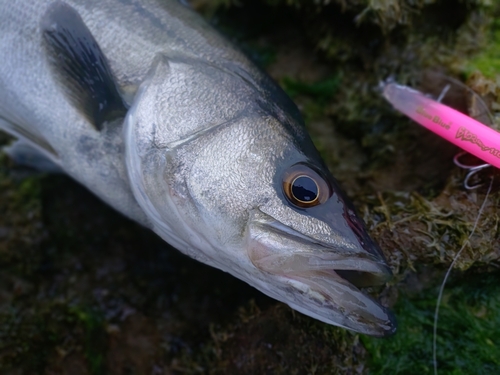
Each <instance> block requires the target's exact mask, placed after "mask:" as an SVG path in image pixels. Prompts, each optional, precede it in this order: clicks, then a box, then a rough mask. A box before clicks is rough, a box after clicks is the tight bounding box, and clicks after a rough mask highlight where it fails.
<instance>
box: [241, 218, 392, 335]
mask: <svg viewBox="0 0 500 375" xmlns="http://www.w3.org/2000/svg"><path fill="white" fill-rule="evenodd" d="M260 216H261V217H260V218H259V220H255V221H252V223H251V224H250V227H249V240H250V242H249V244H248V255H249V257H250V260H251V261H252V263H253V265H254V266H255V267H257V268H258V269H259V270H260V271H261V272H262V273H263V274H264V275H265V277H266V278H267V279H268V280H267V284H268V285H271V286H272V288H271V287H270V288H268V289H267V290H265V291H264V292H265V293H266V294H268V295H271V296H272V297H273V298H276V299H278V300H280V301H282V302H285V303H287V304H288V305H289V306H290V307H292V308H293V309H295V310H297V311H299V312H301V313H304V314H306V315H308V316H311V317H313V318H315V319H318V320H320V321H323V322H325V323H328V324H332V325H336V326H340V327H344V328H347V329H350V330H353V331H356V332H359V333H363V334H367V335H372V336H378V337H382V336H388V335H391V334H393V333H394V332H395V330H396V321H395V318H394V316H393V315H392V313H391V312H390V311H389V310H388V309H387V308H386V307H384V306H382V305H381V304H380V303H379V302H377V301H376V300H375V299H373V298H372V297H371V296H369V295H368V294H366V293H365V292H363V291H362V290H361V288H365V287H374V286H380V285H383V284H385V283H386V282H387V281H388V280H389V279H390V278H391V277H392V272H391V270H390V268H389V267H388V265H387V264H386V262H385V260H384V259H383V257H382V255H381V253H380V250H379V249H378V248H375V249H374V248H372V246H376V245H375V244H374V243H373V241H371V240H370V241H359V244H358V245H359V246H358V247H354V246H352V244H351V246H347V247H346V246H343V245H342V244H341V245H339V246H335V245H332V244H330V243H324V242H322V241H318V240H316V239H313V238H310V237H307V236H305V235H303V234H302V233H300V232H297V231H295V230H293V229H292V228H290V227H287V226H285V225H283V224H281V223H280V222H278V221H276V220H274V219H272V218H270V217H266V218H264V217H263V216H262V215H260ZM265 216H267V215H265ZM364 247H369V248H368V249H365V248H364ZM269 279H270V280H269ZM259 289H261V290H262V289H263V288H261V287H260V288H259Z"/></svg>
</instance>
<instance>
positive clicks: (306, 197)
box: [283, 164, 331, 208]
mask: <svg viewBox="0 0 500 375" xmlns="http://www.w3.org/2000/svg"><path fill="white" fill-rule="evenodd" d="M283 191H284V193H285V195H286V197H287V198H288V200H289V201H290V202H291V203H292V204H294V205H295V206H297V207H301V208H308V207H314V206H317V205H318V204H321V203H324V202H326V200H327V199H328V198H330V196H331V187H330V184H329V183H328V182H327V180H326V179H325V178H324V177H323V176H321V175H320V174H319V173H318V172H317V171H316V170H314V169H313V168H311V167H309V166H308V165H305V164H296V165H293V166H292V167H290V168H289V169H288V170H287V171H286V172H285V174H284V176H283Z"/></svg>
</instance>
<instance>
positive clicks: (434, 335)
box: [432, 177, 494, 375]
mask: <svg viewBox="0 0 500 375" xmlns="http://www.w3.org/2000/svg"><path fill="white" fill-rule="evenodd" d="M493 180H494V177H491V181H490V186H489V187H488V191H487V192H486V196H485V197H484V201H483V203H482V204H481V207H480V208H479V212H478V213H477V217H476V221H475V222H474V226H473V228H472V231H471V232H470V234H469V237H467V239H466V240H465V241H464V243H463V245H462V247H461V248H460V250H459V251H458V253H457V254H456V255H455V257H454V258H453V261H452V262H451V264H450V266H449V267H448V270H447V271H446V274H445V276H444V279H443V282H442V283H441V287H440V288H439V294H438V298H437V301H436V310H435V312H434V326H433V332H432V362H433V365H434V375H437V373H438V369H437V358H436V353H437V328H438V318H439V307H440V305H441V300H442V298H443V291H444V287H445V285H446V282H447V281H448V277H449V276H450V273H451V270H452V269H453V266H454V265H455V263H456V262H457V260H458V258H459V257H460V254H462V251H463V250H464V249H465V246H467V244H468V243H469V241H470V239H471V238H472V236H473V235H474V232H475V231H476V228H477V225H478V223H479V219H480V217H481V215H482V213H483V211H484V208H485V207H486V201H487V200H488V197H489V195H490V192H491V188H492V187H493Z"/></svg>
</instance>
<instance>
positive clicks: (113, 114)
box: [41, 2, 127, 130]
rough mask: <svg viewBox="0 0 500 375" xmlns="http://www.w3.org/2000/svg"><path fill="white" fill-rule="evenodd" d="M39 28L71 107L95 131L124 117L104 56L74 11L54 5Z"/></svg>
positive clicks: (122, 103)
mask: <svg viewBox="0 0 500 375" xmlns="http://www.w3.org/2000/svg"><path fill="white" fill-rule="evenodd" d="M41 27H42V33H43V39H44V41H45V46H46V48H47V52H48V55H49V59H50V62H51V65H52V67H53V72H54V73H55V74H56V75H57V76H58V78H59V80H60V82H61V83H62V85H63V86H64V88H65V91H66V94H67V95H68V97H69V99H70V100H71V102H72V103H73V105H75V106H76V107H77V108H78V109H79V110H80V111H81V112H82V113H83V114H84V115H85V116H86V117H87V118H88V120H89V121H90V122H91V123H92V124H93V125H94V126H95V127H96V129H98V130H101V129H102V127H103V125H104V123H105V122H107V121H111V120H113V119H116V118H119V117H123V116H125V114H126V112H127V108H126V105H125V103H124V101H123V99H122V97H121V95H120V93H119V92H118V89H117V87H116V84H115V80H114V78H113V75H112V73H111V70H110V68H109V65H108V62H107V61H106V57H105V56H104V54H103V53H102V51H101V49H100V48H99V45H98V44H97V42H96V40H95V39H94V37H93V36H92V34H91V32H90V30H89V29H88V28H87V26H86V25H85V24H84V22H83V20H82V18H81V17H80V15H79V14H78V13H77V11H76V10H75V9H73V8H72V7H70V6H69V5H67V4H65V3H63V2H56V3H55V4H54V5H52V6H51V7H50V9H49V10H48V11H47V13H46V14H45V16H44V18H43V20H42V23H41Z"/></svg>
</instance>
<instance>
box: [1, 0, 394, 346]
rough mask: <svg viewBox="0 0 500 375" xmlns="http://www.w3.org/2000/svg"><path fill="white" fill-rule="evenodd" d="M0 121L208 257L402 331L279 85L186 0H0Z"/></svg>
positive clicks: (371, 252)
mask: <svg viewBox="0 0 500 375" xmlns="http://www.w3.org/2000/svg"><path fill="white" fill-rule="evenodd" d="M0 35H1V39H0V56H2V64H0V128H1V129H2V130H3V131H5V132H7V133H8V134H10V135H12V136H14V137H15V139H16V141H15V142H14V143H12V144H11V145H9V146H7V147H6V148H5V152H6V153H7V154H8V155H10V157H11V158H12V159H14V161H17V162H18V163H22V164H26V165H29V166H32V167H35V168H39V169H43V170H49V171H53V172H62V173H65V174H67V175H69V176H70V177H72V178H73V179H75V180H76V181H78V182H79V183H81V184H82V185H84V186H85V187H86V188H88V189H89V190H90V191H91V192H93V193H94V194H95V195H96V196H98V197H99V198H100V199H101V200H103V201H104V202H106V203H107V204H109V205H110V206H111V207H113V208H114V209H116V210H117V211H119V212H121V213H122V214H123V215H125V216H127V217H128V218H130V219H132V220H134V221H136V222H137V223H139V224H141V225H143V226H145V227H147V228H149V229H151V230H152V231H153V232H155V233H156V234H157V235H158V236H160V237H161V238H162V239H163V240H165V241H166V242H167V243H169V244H170V245H172V246H173V247H175V248H177V249H178V250H179V251H181V252H182V253H184V254H186V255H188V256H189V257H191V258H194V259H196V260H198V261H200V262H203V263H205V264H208V265H210V266H212V267H215V268H218V269H220V270H222V271H225V272H228V273H230V274H231V275H233V276H235V277H236V278H239V279H241V280H243V281H245V282H247V283H248V284H250V285H251V286H253V287H255V288H256V289H258V290H260V291H261V292H262V293H264V294H266V295H268V296H270V297H272V298H274V299H276V300H278V301H281V302H284V303H286V304H288V305H289V306H290V307H291V308H292V309H295V310H297V311H299V312H301V313H303V314H305V315H308V316H310V317H312V318H315V319H317V320H320V321H322V322H325V323H327V324H331V325H335V326H340V327H344V328H346V329H349V330H353V331H356V332H360V333H363V334H368V335H373V336H386V335H389V334H392V333H394V331H395V330H396V321H395V318H394V316H393V314H392V313H391V312H390V310H389V309H388V308H386V307H384V306H382V304H381V303H379V302H378V301H376V300H375V299H374V298H372V297H371V296H370V295H369V294H367V293H366V292H364V291H363V288H365V287H368V286H378V285H384V284H385V283H386V282H387V281H388V280H390V278H391V276H392V273H391V270H390V267H389V266H388V264H387V262H386V260H385V258H384V256H383V254H382V251H381V250H380V248H379V246H378V245H377V244H376V242H375V241H374V240H373V239H372V238H370V236H369V234H368V231H367V229H366V225H365V223H364V222H363V221H362V219H361V218H360V217H359V216H358V215H357V214H356V211H355V208H354V206H353V204H352V202H350V201H349V199H348V198H347V196H346V195H345V193H344V192H343V191H342V190H341V188H340V187H339V184H338V182H337V181H336V180H335V179H334V177H333V176H332V175H331V173H330V172H329V170H328V168H327V167H326V166H325V163H324V162H323V161H322V159H321V156H320V155H319V153H318V151H317V150H316V148H315V146H314V144H313V142H312V140H311V138H310V136H309V135H308V133H307V131H306V129H305V126H304V123H303V120H302V118H301V115H300V112H299V110H298V108H297V106H296V105H295V104H294V103H293V102H292V100H291V99H290V98H289V97H288V96H287V95H286V94H285V93H284V91H283V90H282V89H281V88H280V87H279V86H278V85H277V84H276V83H275V82H274V81H273V80H272V79H271V78H270V77H269V76H268V75H267V74H266V73H265V72H264V71H263V70H262V69H260V68H259V67H257V66H256V65H255V64H254V63H253V62H251V61H250V60H249V58H248V57H247V56H246V55H245V54H243V53H242V52H240V50H239V49H238V48H237V47H235V46H234V45H233V44H232V42H230V41H229V40H228V39H226V38H225V37H224V36H222V35H221V34H220V33H218V32H217V31H216V30H215V29H214V28H212V26H210V25H209V24H208V23H207V22H206V21H205V20H204V19H203V18H202V17H201V16H200V15H198V14H196V12H194V11H193V10H192V9H190V8H189V7H188V6H186V5H185V4H183V2H179V1H177V0H65V1H60V0H38V1H35V2H32V1H28V0H0Z"/></svg>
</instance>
